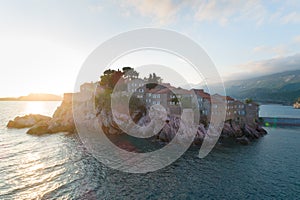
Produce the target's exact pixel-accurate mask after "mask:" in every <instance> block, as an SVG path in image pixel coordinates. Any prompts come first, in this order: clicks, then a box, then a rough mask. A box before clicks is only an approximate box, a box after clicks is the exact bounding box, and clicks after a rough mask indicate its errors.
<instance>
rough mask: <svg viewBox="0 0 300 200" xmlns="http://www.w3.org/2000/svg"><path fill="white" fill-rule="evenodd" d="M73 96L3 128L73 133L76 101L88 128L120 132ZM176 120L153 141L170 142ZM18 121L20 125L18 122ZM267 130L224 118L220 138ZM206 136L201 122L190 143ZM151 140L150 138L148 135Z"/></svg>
mask: <svg viewBox="0 0 300 200" xmlns="http://www.w3.org/2000/svg"><path fill="white" fill-rule="evenodd" d="M73 100H74V99H73V98H70V96H69V95H65V96H64V99H63V101H62V102H61V105H60V106H59V107H58V108H57V109H56V110H55V112H54V114H53V116H52V117H51V118H44V117H43V116H40V115H27V116H23V117H16V118H15V119H14V120H11V121H10V122H9V123H8V124H7V127H9V128H25V127H27V128H29V129H28V131H27V134H32V135H43V134H54V133H58V132H68V133H76V131H77V130H76V127H75V123H74V119H73V103H76V108H78V109H80V110H81V112H80V113H81V116H79V118H80V119H81V120H82V123H86V124H87V126H88V127H99V122H100V123H101V127H102V130H103V131H104V133H105V134H107V135H121V134H123V132H122V130H121V129H120V128H119V127H118V125H117V123H116V121H115V119H113V116H112V113H111V112H110V111H109V110H107V109H104V108H103V109H101V110H100V111H99V112H98V113H94V112H93V109H92V108H93V105H92V101H91V100H89V101H85V102H84V103H83V102H73ZM115 117H116V118H117V120H118V123H123V124H126V123H127V122H128V119H127V118H126V117H124V115H122V114H117V116H115ZM131 117H132V119H134V118H136V119H137V120H136V123H137V124H139V125H141V126H145V125H146V124H148V123H149V120H150V119H149V118H148V117H145V116H144V117H137V116H131ZM179 123H180V119H179V118H178V117H175V116H171V117H170V118H169V119H168V122H166V123H165V124H164V126H163V128H162V129H161V130H160V131H159V132H158V134H156V135H155V136H154V139H155V141H157V142H165V143H168V142H170V141H171V140H172V139H173V137H174V135H175V134H176V133H177V131H178V128H179ZM20 124H21V125H20ZM265 134H267V132H266V131H265V130H264V129H263V128H262V127H261V126H260V125H259V124H258V123H257V124H255V125H254V126H253V124H251V125H249V124H246V125H245V126H240V125H239V124H238V123H235V122H232V121H227V122H225V123H224V127H223V129H222V133H221V137H220V139H222V138H223V139H224V138H231V139H233V140H234V141H236V142H238V143H240V144H244V145H246V144H249V143H251V141H254V140H256V139H259V138H260V137H263V136H264V135H265ZM206 135H207V126H205V125H204V124H202V123H199V124H198V125H197V133H196V136H195V138H194V142H193V144H195V145H201V144H202V142H203V139H204V137H205V136H206ZM152 139H153V138H152Z"/></svg>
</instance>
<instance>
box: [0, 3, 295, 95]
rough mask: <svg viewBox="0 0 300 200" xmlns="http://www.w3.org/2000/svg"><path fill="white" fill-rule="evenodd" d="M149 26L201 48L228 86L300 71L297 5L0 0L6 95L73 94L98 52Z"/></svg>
mask: <svg viewBox="0 0 300 200" xmlns="http://www.w3.org/2000/svg"><path fill="white" fill-rule="evenodd" d="M145 27H153V28H163V29H168V30H173V31H176V32H178V33H181V34H184V35H186V36H187V37H189V38H191V39H192V40H194V41H195V42H197V43H198V44H199V45H200V46H201V47H202V48H203V49H204V50H205V51H206V53H207V54H208V56H209V57H210V58H211V60H212V61H213V62H214V64H215V66H216V68H217V69H218V71H219V73H220V75H221V77H222V78H223V79H224V80H231V79H245V78H249V77H255V76H259V75H265V74H271V73H275V72H281V71H286V70H295V69H300V3H299V1H297V0H286V1H279V0H269V1H262V0H251V1H237V0H211V1H198V0H185V1H180V0H144V1H139V0H123V1H121V0H106V1H102V0H99V1H96V0H86V1H81V0H60V1H58V0H26V1H21V0H19V1H16V0H10V1H4V0H0V34H1V35H0V36H1V37H0V54H1V57H0V96H1V97H4V96H5V97H6V96H20V95H27V94H29V93H39V92H42V93H54V94H62V93H64V92H71V91H73V88H74V84H75V80H76V78H77V75H78V73H79V71H80V68H81V66H82V64H83V63H84V61H85V60H86V58H87V57H88V56H89V55H90V53H91V52H92V51H93V50H94V49H95V48H97V47H98V46H99V45H100V44H101V43H103V42H105V41H107V40H108V39H110V38H111V37H113V36H115V35H118V34H120V33H123V32H126V31H130V30H133V29H138V28H145ZM178 62H180V61H178ZM178 62H177V63H178ZM121 64H122V63H120V62H119V64H118V65H121ZM127 64H130V62H128V63H126V64H124V65H127ZM135 64H136V63H134V62H133V63H132V65H135ZM133 67H134V66H133ZM182 71H183V72H185V73H186V75H187V76H189V74H188V72H189V70H185V65H182ZM99 76H100V75H99ZM190 76H191V77H192V73H191V72H190ZM190 82H192V83H196V82H197V80H196V78H191V79H190Z"/></svg>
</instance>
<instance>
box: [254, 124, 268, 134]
mask: <svg viewBox="0 0 300 200" xmlns="http://www.w3.org/2000/svg"><path fill="white" fill-rule="evenodd" d="M256 130H257V131H258V132H259V133H260V134H261V135H262V136H263V135H266V134H267V133H268V132H267V131H266V130H265V129H263V128H262V127H260V126H258V127H257V128H256Z"/></svg>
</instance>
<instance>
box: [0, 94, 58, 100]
mask: <svg viewBox="0 0 300 200" xmlns="http://www.w3.org/2000/svg"><path fill="white" fill-rule="evenodd" d="M61 100H62V97H61V96H59V95H54V94H44V93H31V94H29V95H27V96H20V97H2V98H0V101H61Z"/></svg>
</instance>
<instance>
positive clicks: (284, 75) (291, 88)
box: [224, 70, 300, 105]
mask: <svg viewBox="0 0 300 200" xmlns="http://www.w3.org/2000/svg"><path fill="white" fill-rule="evenodd" d="M224 85H225V88H226V93H227V95H230V96H232V97H234V98H237V99H241V100H243V99H246V98H251V99H253V100H254V101H257V102H260V103H279V104H286V105H292V104H293V103H294V102H295V101H296V100H297V99H298V97H300V70H295V71H285V72H281V73H276V74H271V75H266V76H260V77H256V78H251V79H246V80H235V81H228V82H225V84H224Z"/></svg>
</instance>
